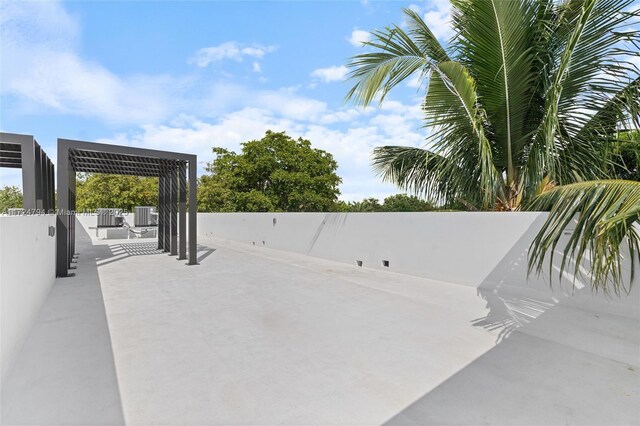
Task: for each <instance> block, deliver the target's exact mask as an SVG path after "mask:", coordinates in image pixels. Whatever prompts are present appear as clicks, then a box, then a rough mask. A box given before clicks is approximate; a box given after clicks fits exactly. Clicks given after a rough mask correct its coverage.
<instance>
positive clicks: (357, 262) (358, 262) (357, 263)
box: [356, 260, 362, 268]
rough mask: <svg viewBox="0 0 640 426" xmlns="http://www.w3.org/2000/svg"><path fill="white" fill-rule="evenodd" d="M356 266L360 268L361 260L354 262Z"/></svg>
mask: <svg viewBox="0 0 640 426" xmlns="http://www.w3.org/2000/svg"><path fill="white" fill-rule="evenodd" d="M356 265H358V266H359V267H361V268H362V260H356Z"/></svg>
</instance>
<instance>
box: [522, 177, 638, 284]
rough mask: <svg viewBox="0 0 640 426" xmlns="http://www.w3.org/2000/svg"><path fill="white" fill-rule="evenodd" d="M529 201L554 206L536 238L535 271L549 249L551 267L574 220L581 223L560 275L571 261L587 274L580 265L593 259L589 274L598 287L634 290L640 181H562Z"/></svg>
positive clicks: (531, 254) (539, 207)
mask: <svg viewBox="0 0 640 426" xmlns="http://www.w3.org/2000/svg"><path fill="white" fill-rule="evenodd" d="M528 207H529V209H530V210H547V209H551V212H550V213H549V217H548V218H547V220H546V222H545V223H544V225H543V226H542V229H541V230H540V232H539V233H538V235H537V236H536V238H535V239H534V240H533V242H532V244H531V247H530V252H529V273H531V272H533V271H535V272H536V273H538V274H539V273H540V272H542V269H543V265H544V262H545V258H546V256H547V254H548V256H549V259H548V260H549V272H550V273H551V268H552V263H553V254H554V252H555V250H556V248H557V246H558V243H559V241H560V239H561V237H562V235H563V233H564V232H565V230H566V229H567V228H570V227H571V225H572V224H573V226H574V228H575V229H574V231H573V233H572V234H571V237H570V238H569V240H568V242H567V244H566V246H565V247H564V249H563V258H562V262H561V265H560V276H562V274H563V272H564V271H565V270H566V269H567V267H568V266H569V265H570V264H573V271H572V272H573V275H574V277H577V276H580V275H583V274H582V273H581V271H580V268H581V266H583V265H584V261H585V260H589V263H590V266H589V275H590V277H588V278H589V280H590V282H591V285H592V288H593V289H594V290H596V291H598V290H602V291H604V292H605V293H608V292H610V291H611V290H613V292H615V293H616V294H620V293H621V292H627V293H628V292H629V290H630V289H631V283H632V282H633V276H634V269H635V263H637V262H638V260H640V236H639V235H638V228H637V227H638V224H639V223H640V182H632V181H623V180H603V181H596V182H581V183H575V184H571V185H565V186H560V187H556V188H554V189H552V190H550V191H548V192H545V193H543V194H541V195H540V196H538V197H537V198H536V199H535V200H534V202H533V203H532V204H531V205H530V206H528ZM623 244H626V247H627V249H628V255H629V257H630V259H629V260H630V265H631V271H630V277H629V282H628V283H625V282H624V278H625V275H624V273H623V269H622V261H621V254H620V253H621V248H622V246H623ZM585 257H586V258H587V259H585Z"/></svg>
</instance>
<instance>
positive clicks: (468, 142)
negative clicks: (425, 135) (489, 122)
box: [423, 62, 503, 208]
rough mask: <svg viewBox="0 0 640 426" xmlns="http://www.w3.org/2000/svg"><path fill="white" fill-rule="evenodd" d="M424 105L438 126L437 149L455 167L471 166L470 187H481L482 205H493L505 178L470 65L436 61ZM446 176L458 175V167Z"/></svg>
mask: <svg viewBox="0 0 640 426" xmlns="http://www.w3.org/2000/svg"><path fill="white" fill-rule="evenodd" d="M423 108H424V111H425V113H426V116H427V123H428V124H429V125H430V126H433V127H436V128H437V129H438V132H436V133H434V135H435V136H434V137H433V140H434V149H435V151H436V152H437V153H438V154H440V155H443V156H446V157H447V158H448V159H449V164H450V165H452V166H453V165H455V167H456V169H455V170H457V169H458V168H462V169H465V170H468V173H469V174H470V175H471V176H473V177H474V182H473V185H474V186H473V187H471V186H470V187H469V188H468V189H469V190H472V189H477V188H479V189H480V194H479V196H480V198H481V199H482V205H483V206H484V207H485V208H490V206H492V205H493V203H494V201H495V199H496V197H497V196H498V195H499V194H498V192H499V191H500V190H501V189H502V187H503V180H502V176H501V175H500V173H499V172H498V171H497V170H496V167H495V164H494V162H493V151H492V146H491V143H490V141H489V139H488V138H487V135H486V133H485V127H484V126H485V123H486V113H485V111H484V110H483V108H482V106H481V105H480V103H479V100H478V95H477V93H476V83H475V81H474V79H473V77H471V75H470V74H469V72H468V71H467V69H466V68H465V67H464V66H463V65H461V64H459V63H458V62H442V63H440V64H437V65H433V66H432V76H431V79H430V81H429V90H428V92H427V98H426V99H425V103H424V106H423ZM442 176H443V177H444V176H450V177H451V176H455V171H454V170H451V171H450V172H449V173H443V175H442Z"/></svg>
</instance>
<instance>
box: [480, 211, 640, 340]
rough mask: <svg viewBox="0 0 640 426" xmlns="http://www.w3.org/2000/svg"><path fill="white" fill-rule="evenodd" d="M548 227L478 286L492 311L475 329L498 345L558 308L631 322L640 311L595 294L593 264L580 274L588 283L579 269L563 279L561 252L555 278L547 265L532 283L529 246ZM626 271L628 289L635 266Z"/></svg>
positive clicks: (524, 240) (525, 239) (536, 225)
mask: <svg viewBox="0 0 640 426" xmlns="http://www.w3.org/2000/svg"><path fill="white" fill-rule="evenodd" d="M544 221H545V218H544V217H538V218H537V219H536V220H535V221H534V222H533V223H532V224H531V226H530V227H529V229H528V230H527V231H526V232H525V233H524V234H523V235H522V237H521V238H520V239H519V240H518V242H517V243H516V244H515V245H514V246H513V247H512V248H511V249H510V250H509V252H508V253H507V254H506V256H505V257H504V258H503V259H502V260H501V261H500V262H499V263H498V264H497V265H496V267H495V268H494V269H493V270H492V271H491V272H490V273H489V275H487V277H486V278H485V279H484V280H483V282H482V283H481V284H480V285H479V286H478V295H479V296H480V297H482V298H483V299H484V300H485V301H486V302H487V308H488V310H489V311H488V313H487V315H486V316H485V317H482V318H478V319H476V320H474V321H473V325H475V326H479V327H484V328H485V329H487V330H489V331H491V332H495V333H497V342H498V343H499V342H500V341H502V340H503V339H504V338H506V337H508V336H509V335H510V334H511V333H512V332H513V331H515V330H517V329H518V328H520V327H523V326H525V325H527V324H529V323H530V322H532V321H534V320H535V319H536V318H538V317H539V316H540V315H542V314H544V313H545V312H546V311H547V310H549V309H551V308H552V307H554V306H555V305H557V304H558V303H562V304H568V305H569V306H573V307H577V308H583V309H584V308H586V309H592V310H594V311H600V310H602V311H603V312H605V313H606V312H609V313H615V314H623V315H627V316H633V315H634V311H635V315H637V311H638V310H637V309H635V308H634V304H633V303H630V302H632V301H633V298H628V296H626V295H623V296H622V298H618V297H617V296H613V297H606V296H604V295H603V294H596V293H593V292H592V290H591V287H590V283H589V282H588V269H589V263H588V260H585V262H584V263H583V266H582V267H581V268H580V269H581V271H582V272H583V277H574V276H573V274H572V272H573V268H574V264H569V265H567V267H566V268H565V270H564V271H563V274H562V277H560V275H559V274H560V264H561V261H562V257H563V253H562V250H561V249H556V250H555V252H554V260H553V268H552V276H549V270H548V266H547V265H548V263H547V262H548V260H545V264H544V265H545V266H544V267H545V270H544V271H543V272H542V273H541V274H540V275H539V276H538V275H537V274H536V273H535V271H534V272H532V273H531V275H530V276H529V277H527V262H528V252H529V244H530V242H531V241H533V239H534V237H535V236H536V234H537V233H538V230H539V229H540V228H541V227H542V224H543V223H544ZM568 238H569V235H567V234H565V238H564V240H563V241H561V242H560V244H559V247H563V246H564V244H563V243H566V241H568ZM623 268H624V269H625V273H626V275H625V280H626V281H625V282H627V283H628V282H629V281H630V265H629V264H623ZM585 277H587V278H585ZM574 278H575V279H574ZM612 308H613V310H612Z"/></svg>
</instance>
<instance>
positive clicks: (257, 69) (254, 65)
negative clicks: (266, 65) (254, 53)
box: [252, 62, 262, 73]
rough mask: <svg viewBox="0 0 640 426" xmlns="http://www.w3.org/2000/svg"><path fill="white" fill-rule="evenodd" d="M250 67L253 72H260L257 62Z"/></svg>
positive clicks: (260, 68)
mask: <svg viewBox="0 0 640 426" xmlns="http://www.w3.org/2000/svg"><path fill="white" fill-rule="evenodd" d="M252 67H253V72H258V73H260V72H262V67H261V66H260V63H259V62H254V63H253V65H252Z"/></svg>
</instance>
